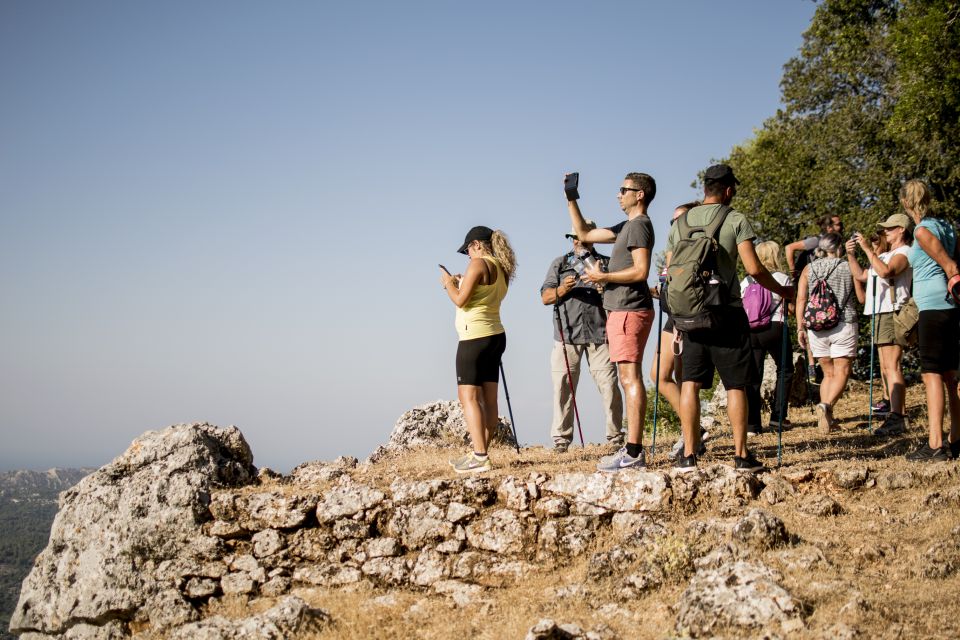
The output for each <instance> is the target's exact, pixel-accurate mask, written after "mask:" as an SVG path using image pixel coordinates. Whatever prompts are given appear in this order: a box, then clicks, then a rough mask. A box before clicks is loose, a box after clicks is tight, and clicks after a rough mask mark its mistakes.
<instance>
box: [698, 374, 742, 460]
mask: <svg viewBox="0 0 960 640" xmlns="http://www.w3.org/2000/svg"><path fill="white" fill-rule="evenodd" d="M727 418H729V419H730V426H731V427H732V428H733V452H734V455H736V456H738V457H740V458H745V457H746V456H747V392H746V391H745V390H744V389H727ZM697 435H698V436H699V433H698V434H697Z"/></svg>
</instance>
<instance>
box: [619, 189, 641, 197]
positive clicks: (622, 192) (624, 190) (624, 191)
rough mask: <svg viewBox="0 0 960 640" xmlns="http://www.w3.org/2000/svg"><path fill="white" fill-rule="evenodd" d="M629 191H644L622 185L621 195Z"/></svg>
mask: <svg viewBox="0 0 960 640" xmlns="http://www.w3.org/2000/svg"><path fill="white" fill-rule="evenodd" d="M627 191H643V189H631V188H630V187H620V195H624V194H626V193H627Z"/></svg>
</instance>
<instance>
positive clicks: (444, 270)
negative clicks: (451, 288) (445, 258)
mask: <svg viewBox="0 0 960 640" xmlns="http://www.w3.org/2000/svg"><path fill="white" fill-rule="evenodd" d="M437 266H438V267H440V268H441V269H443V272H444V273H445V274H447V275H448V276H449V275H453V274H451V273H450V272H449V271H447V268H446V267H445V266H443V265H442V264H438V265H437Z"/></svg>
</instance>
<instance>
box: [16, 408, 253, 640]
mask: <svg viewBox="0 0 960 640" xmlns="http://www.w3.org/2000/svg"><path fill="white" fill-rule="evenodd" d="M255 478H256V469H255V468H254V466H253V455H252V454H251V452H250V447H249V446H248V445H247V442H246V441H245V440H244V438H243V435H242V434H241V433H240V430H239V429H237V428H236V427H228V428H226V429H220V428H218V427H216V426H214V425H210V424H206V423H202V424H182V425H175V426H172V427H168V428H166V429H163V430H160V431H150V432H147V433H145V434H143V435H142V436H140V437H139V438H137V439H136V440H134V442H133V444H131V445H130V448H129V449H127V451H126V452H124V453H123V454H122V455H121V456H119V457H118V458H116V459H115V460H114V461H113V462H111V463H109V464H108V465H106V466H104V467H103V468H101V469H99V470H98V471H96V472H94V473H92V474H91V475H89V476H87V477H86V478H84V479H83V480H81V481H80V482H79V483H78V484H77V485H76V486H74V487H73V488H71V489H69V490H68V491H66V492H64V493H63V494H62V495H61V497H60V511H59V513H57V516H56V518H55V519H54V522H53V526H52V528H51V531H50V541H49V544H48V545H47V547H46V549H44V550H43V551H42V552H41V553H40V555H39V556H38V557H37V560H36V562H35V564H34V568H33V570H32V571H31V572H30V574H29V575H28V576H27V578H26V579H25V580H24V582H23V587H22V589H21V592H20V600H19V602H18V603H17V607H16V609H15V610H14V612H13V616H12V618H11V622H10V630H11V632H12V633H15V634H28V633H32V634H33V635H32V636H31V637H33V638H42V637H44V636H45V635H46V636H53V637H57V636H62V635H64V634H66V633H67V632H68V630H72V631H71V633H72V634H73V635H76V629H75V628H77V627H79V626H83V627H84V628H85V629H88V631H89V633H85V635H84V637H88V638H113V637H117V635H116V634H117V629H120V631H121V632H123V630H124V629H126V627H127V625H128V624H129V623H130V622H133V621H136V622H138V623H146V622H149V623H150V624H151V625H152V626H154V627H170V626H172V625H174V624H182V623H183V622H187V621H190V620H192V619H196V617H197V612H196V611H195V610H194V608H193V606H192V605H191V604H189V603H188V602H187V601H186V600H185V599H183V598H182V597H180V595H179V592H178V591H177V588H178V587H179V585H180V583H181V582H183V583H186V582H187V580H186V579H185V578H186V577H187V576H190V575H195V572H194V571H193V570H192V569H191V567H194V568H195V567H200V566H201V565H203V563H204V562H206V561H209V560H213V559H216V558H217V557H219V556H220V555H222V554H221V550H220V548H219V546H220V545H221V542H220V541H219V540H218V539H215V538H210V537H208V536H206V535H204V533H203V530H202V525H203V524H204V522H206V521H208V520H209V519H210V513H209V509H208V505H209V504H210V495H211V492H212V491H214V490H215V489H218V488H222V487H230V486H239V485H243V484H246V483H250V482H252V481H253V480H254V479H255Z"/></svg>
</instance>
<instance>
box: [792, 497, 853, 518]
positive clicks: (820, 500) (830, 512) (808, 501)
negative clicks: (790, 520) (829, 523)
mask: <svg viewBox="0 0 960 640" xmlns="http://www.w3.org/2000/svg"><path fill="white" fill-rule="evenodd" d="M799 509H800V511H802V512H803V513H806V514H807V515H811V516H817V517H818V518H826V517H827V516H835V515H839V514H841V513H843V507H842V506H840V503H839V502H837V501H836V500H834V499H833V498H831V497H830V496H828V495H825V494H822V493H811V494H810V495H808V496H807V497H806V498H804V499H803V502H801V503H800V507H799Z"/></svg>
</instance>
